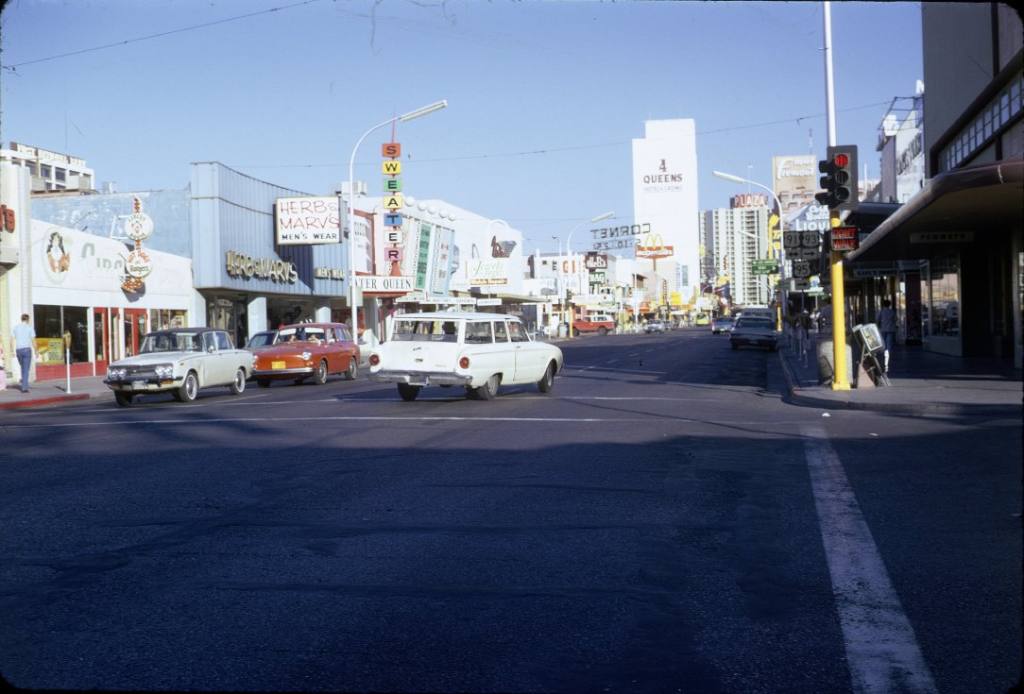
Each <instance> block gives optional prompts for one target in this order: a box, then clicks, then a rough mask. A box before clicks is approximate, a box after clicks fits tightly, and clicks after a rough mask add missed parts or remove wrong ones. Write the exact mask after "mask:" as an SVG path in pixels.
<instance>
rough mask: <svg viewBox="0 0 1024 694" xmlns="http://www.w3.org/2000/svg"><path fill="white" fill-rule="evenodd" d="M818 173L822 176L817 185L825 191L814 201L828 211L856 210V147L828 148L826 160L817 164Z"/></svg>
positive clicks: (840, 146) (838, 146)
mask: <svg viewBox="0 0 1024 694" xmlns="http://www.w3.org/2000/svg"><path fill="white" fill-rule="evenodd" d="M818 171H820V172H821V173H823V174H824V175H823V176H822V177H821V179H820V181H819V183H820V184H821V187H822V188H824V189H825V191H824V192H823V193H818V194H816V195H815V196H814V199H815V200H817V201H818V202H819V203H821V204H822V205H825V206H826V207H828V208H829V209H830V210H854V209H856V208H857V145H837V146H835V147H829V148H828V159H825V160H824V161H819V162H818Z"/></svg>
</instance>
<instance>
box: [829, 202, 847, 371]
mask: <svg viewBox="0 0 1024 694" xmlns="http://www.w3.org/2000/svg"><path fill="white" fill-rule="evenodd" d="M831 217H832V219H831V222H832V227H833V228H835V227H836V226H837V225H838V224H839V213H838V212H836V211H834V210H833V211H832V214H831ZM830 253H831V260H832V350H833V356H832V365H833V367H834V368H833V369H832V390H850V380H849V378H847V375H846V374H847V370H848V369H849V366H848V365H847V363H846V292H845V291H844V289H845V287H844V286H843V254H842V253H840V252H839V251H832V250H830Z"/></svg>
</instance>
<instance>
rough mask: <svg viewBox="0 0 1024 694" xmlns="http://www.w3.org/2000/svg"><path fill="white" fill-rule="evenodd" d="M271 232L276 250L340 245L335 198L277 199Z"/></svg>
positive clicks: (339, 223)
mask: <svg viewBox="0 0 1024 694" xmlns="http://www.w3.org/2000/svg"><path fill="white" fill-rule="evenodd" d="M274 228H275V230H276V233H277V243H278V245H280V246H308V245H314V244H321V243H340V242H341V232H340V229H341V216H340V214H339V212H338V198H331V197H319V198H278V199H277V201H276V202H275V203H274Z"/></svg>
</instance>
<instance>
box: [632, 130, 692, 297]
mask: <svg viewBox="0 0 1024 694" xmlns="http://www.w3.org/2000/svg"><path fill="white" fill-rule="evenodd" d="M698 214H699V208H698V206H697V141H696V125H695V123H694V121H693V120H692V119H673V120H657V121H645V123H644V137H643V138H640V139H634V140H633V217H634V222H635V223H637V224H640V225H643V224H649V225H650V234H648V235H647V238H643V239H638V240H637V242H636V243H637V245H642V246H670V247H671V248H672V256H671V257H670V258H668V259H669V260H671V261H674V262H676V263H678V264H679V266H680V267H681V268H682V270H681V271H680V273H679V275H678V277H679V278H680V279H682V280H684V281H685V283H684V284H681V285H679V286H675V287H671V290H672V291H678V292H680V293H681V294H682V295H683V296H684V297H686V299H687V300H689V299H690V298H693V297H696V296H697V295H698V294H699V291H700V245H701V241H700V225H699V221H698ZM676 277H677V276H676V274H675V273H673V274H672V276H671V277H670V282H671V283H672V284H675V283H676Z"/></svg>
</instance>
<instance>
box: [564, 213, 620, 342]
mask: <svg viewBox="0 0 1024 694" xmlns="http://www.w3.org/2000/svg"><path fill="white" fill-rule="evenodd" d="M614 216H615V213H614V212H612V211H610V210H609V211H608V212H602V213H601V214H599V215H597V216H596V217H591V218H590V219H583V220H580V221H579V222H578V223H577V224H576V225H575V226H573V228H572V229H570V230H569V236H568V238H567V239H566V241H565V254H566V255H568V256H571V255H572V235H573V234H574V233H575V232H576V230H577V229H579V228H580V227H581V226H583V225H584V224H593V223H595V222H600V221H603V220H605V219H611V218H612V217H614ZM559 246H561V242H559ZM559 269H561V257H559ZM568 298H569V296H568V292H566V303H568ZM568 308H569V337H572V323H573V310H572V306H569V307H568Z"/></svg>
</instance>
